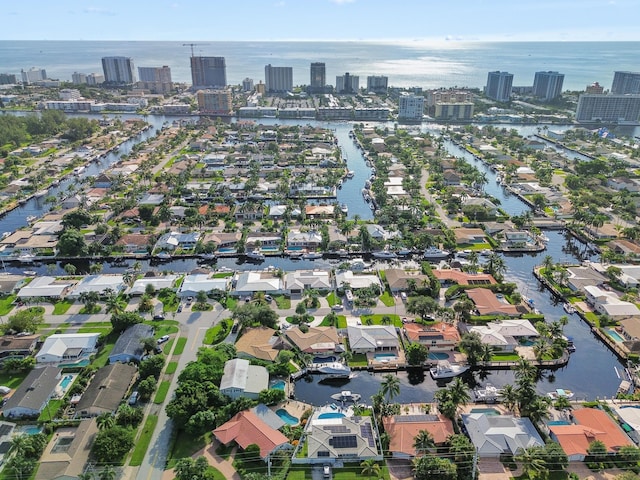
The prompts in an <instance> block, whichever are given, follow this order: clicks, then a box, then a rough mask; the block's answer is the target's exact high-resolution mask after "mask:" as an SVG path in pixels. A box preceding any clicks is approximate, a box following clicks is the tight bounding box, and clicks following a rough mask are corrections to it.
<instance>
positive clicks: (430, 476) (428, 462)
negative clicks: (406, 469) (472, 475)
mask: <svg viewBox="0 0 640 480" xmlns="http://www.w3.org/2000/svg"><path fill="white" fill-rule="evenodd" d="M413 474H414V478H415V480H457V478H458V472H457V468H456V466H455V465H454V464H453V463H452V462H451V460H449V459H447V458H440V457H436V456H433V455H423V456H421V457H419V458H416V459H414V461H413Z"/></svg>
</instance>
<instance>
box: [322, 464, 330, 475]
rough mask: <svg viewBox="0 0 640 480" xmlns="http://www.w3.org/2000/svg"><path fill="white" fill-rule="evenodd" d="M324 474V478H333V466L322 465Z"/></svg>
mask: <svg viewBox="0 0 640 480" xmlns="http://www.w3.org/2000/svg"><path fill="white" fill-rule="evenodd" d="M322 476H323V477H324V478H331V466H330V465H324V466H323V467H322Z"/></svg>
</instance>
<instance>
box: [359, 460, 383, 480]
mask: <svg viewBox="0 0 640 480" xmlns="http://www.w3.org/2000/svg"><path fill="white" fill-rule="evenodd" d="M360 468H361V470H360V473H361V474H362V475H364V476H366V477H367V478H371V477H379V476H380V474H381V473H382V469H381V468H380V465H378V463H376V461H375V460H373V459H372V458H370V459H367V460H364V461H362V462H360Z"/></svg>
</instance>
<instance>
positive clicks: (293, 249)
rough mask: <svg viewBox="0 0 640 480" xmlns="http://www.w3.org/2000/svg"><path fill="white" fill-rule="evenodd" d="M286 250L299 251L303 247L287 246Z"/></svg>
mask: <svg viewBox="0 0 640 480" xmlns="http://www.w3.org/2000/svg"><path fill="white" fill-rule="evenodd" d="M287 250H289V251H290V252H301V251H302V250H304V247H296V246H293V247H287Z"/></svg>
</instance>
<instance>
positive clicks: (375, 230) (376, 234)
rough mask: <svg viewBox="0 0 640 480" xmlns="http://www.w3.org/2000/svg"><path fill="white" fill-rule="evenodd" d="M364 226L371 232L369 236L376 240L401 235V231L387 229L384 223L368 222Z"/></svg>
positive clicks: (384, 239)
mask: <svg viewBox="0 0 640 480" xmlns="http://www.w3.org/2000/svg"><path fill="white" fill-rule="evenodd" d="M364 227H365V228H366V229H367V231H368V232H369V236H370V237H371V238H373V239H374V240H379V241H387V240H390V239H392V238H396V237H398V236H400V233H399V232H397V231H388V230H385V228H384V227H383V226H382V225H376V224H373V223H367V224H366V225H365V226H364Z"/></svg>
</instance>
